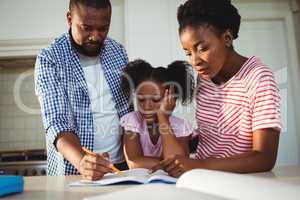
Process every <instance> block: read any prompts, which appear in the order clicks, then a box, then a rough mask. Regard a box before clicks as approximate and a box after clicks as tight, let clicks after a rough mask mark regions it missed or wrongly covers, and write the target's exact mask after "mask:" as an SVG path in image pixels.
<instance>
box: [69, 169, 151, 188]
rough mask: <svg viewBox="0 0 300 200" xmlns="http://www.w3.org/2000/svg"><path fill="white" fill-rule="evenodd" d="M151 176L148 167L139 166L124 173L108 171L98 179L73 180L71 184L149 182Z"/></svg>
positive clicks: (92, 184) (94, 184)
mask: <svg viewBox="0 0 300 200" xmlns="http://www.w3.org/2000/svg"><path fill="white" fill-rule="evenodd" d="M148 178H149V173H148V169H143V168H137V169H131V170H125V171H123V173H122V174H115V173H108V174H105V175H104V177H103V178H102V179H100V180H97V181H89V180H80V181H77V182H73V183H71V184H70V186H97V185H99V186H101V185H111V184H115V183H124V182H133V183H141V184H142V183H147V182H148Z"/></svg>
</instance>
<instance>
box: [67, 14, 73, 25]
mask: <svg viewBox="0 0 300 200" xmlns="http://www.w3.org/2000/svg"><path fill="white" fill-rule="evenodd" d="M67 22H68V25H69V26H71V24H72V14H71V12H70V11H68V12H67Z"/></svg>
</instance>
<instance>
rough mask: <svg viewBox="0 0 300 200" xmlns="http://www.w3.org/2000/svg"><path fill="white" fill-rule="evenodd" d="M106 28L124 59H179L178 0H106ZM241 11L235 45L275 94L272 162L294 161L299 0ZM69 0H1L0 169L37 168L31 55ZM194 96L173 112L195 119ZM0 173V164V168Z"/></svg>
mask: <svg viewBox="0 0 300 200" xmlns="http://www.w3.org/2000/svg"><path fill="white" fill-rule="evenodd" d="M111 2H112V6H113V16H112V24H111V29H110V33H109V35H110V36H111V37H112V38H114V39H116V40H117V41H119V42H120V43H122V44H123V45H124V46H125V48H126V50H127V53H128V56H129V59H130V60H133V59H136V58H142V59H145V60H147V61H149V62H150V63H151V64H153V65H155V66H166V65H167V64H169V63H170V62H172V61H174V60H185V59H186V57H185V55H184V52H183V50H182V49H181V46H180V42H179V37H178V31H177V27H178V25H177V21H176V10H177V7H178V6H179V5H180V4H181V3H182V2H184V1H182V0H151V1H149V0H111ZM232 2H233V4H234V5H236V7H237V8H238V9H239V11H240V14H241V16H242V24H241V30H240V34H239V38H238V39H237V40H236V41H235V42H234V47H235V48H236V50H237V51H238V52H240V53H241V54H243V55H245V56H252V55H256V56H258V57H260V58H261V59H262V61H263V62H264V63H265V64H267V65H268V66H270V67H271V68H272V69H273V72H274V74H275V77H276V80H277V82H278V84H279V87H280V95H281V98H282V108H281V110H282V123H283V127H284V128H283V131H282V134H281V138H280V146H279V155H278V160H277V166H278V165H291V164H300V123H299V121H300V103H299V101H298V98H299V97H300V91H299V86H298V85H299V84H300V73H299V67H300V65H299V63H300V11H299V9H300V8H299V6H300V4H299V0H233V1H232ZM67 10H68V0H51V1H47V0H25V1H20V0H0V27H1V28H0V169H2V173H5V172H7V171H9V170H11V171H12V170H14V173H19V174H23V175H40V174H44V173H45V172H44V169H45V163H46V161H45V159H46V152H45V136H44V130H43V126H42V121H41V116H40V111H39V104H38V101H37V98H36V96H35V94H34V83H33V71H34V62H35V57H36V55H37V54H38V52H39V51H40V49H41V48H43V47H46V46H48V45H49V44H50V42H51V41H52V40H53V39H54V38H55V37H58V36H60V35H61V34H62V33H64V32H66V31H68V26H67V21H66V12H67ZM194 112H195V103H193V104H191V105H189V106H188V107H181V106H178V107H177V108H176V111H175V113H176V115H178V116H181V117H185V118H186V119H187V120H189V121H191V122H192V123H193V124H194V125H195V119H194ZM0 173H1V171H0Z"/></svg>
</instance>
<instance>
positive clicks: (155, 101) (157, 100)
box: [152, 99, 160, 103]
mask: <svg viewBox="0 0 300 200" xmlns="http://www.w3.org/2000/svg"><path fill="white" fill-rule="evenodd" d="M152 101H153V102H154V103H158V102H160V99H153V100H152Z"/></svg>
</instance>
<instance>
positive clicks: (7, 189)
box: [0, 175, 24, 197]
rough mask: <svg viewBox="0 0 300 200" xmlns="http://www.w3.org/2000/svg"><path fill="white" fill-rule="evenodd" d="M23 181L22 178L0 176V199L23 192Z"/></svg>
mask: <svg viewBox="0 0 300 200" xmlns="http://www.w3.org/2000/svg"><path fill="white" fill-rule="evenodd" d="M23 188H24V180H23V177H22V176H6V175H0V197H2V196H5V195H8V194H13V193H17V192H23Z"/></svg>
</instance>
